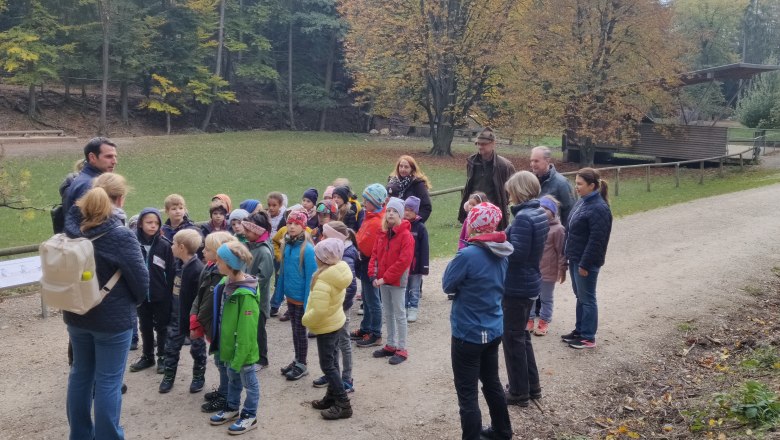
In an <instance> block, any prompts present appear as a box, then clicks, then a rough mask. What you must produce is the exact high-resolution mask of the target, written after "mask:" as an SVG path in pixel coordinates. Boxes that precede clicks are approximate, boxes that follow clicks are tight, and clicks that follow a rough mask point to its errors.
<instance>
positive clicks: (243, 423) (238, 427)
mask: <svg viewBox="0 0 780 440" xmlns="http://www.w3.org/2000/svg"><path fill="white" fill-rule="evenodd" d="M255 428H257V418H256V417H242V418H240V419H238V420H236V423H233V424H232V425H230V427H229V428H228V434H230V435H241V434H245V433H247V432H249V431H251V430H253V429H255Z"/></svg>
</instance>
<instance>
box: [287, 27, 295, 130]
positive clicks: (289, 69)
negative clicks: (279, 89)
mask: <svg viewBox="0 0 780 440" xmlns="http://www.w3.org/2000/svg"><path fill="white" fill-rule="evenodd" d="M292 74H293V20H292V18H291V19H290V27H289V29H288V30H287V111H288V112H289V114H290V130H293V131H294V130H295V115H294V113H293V79H292Z"/></svg>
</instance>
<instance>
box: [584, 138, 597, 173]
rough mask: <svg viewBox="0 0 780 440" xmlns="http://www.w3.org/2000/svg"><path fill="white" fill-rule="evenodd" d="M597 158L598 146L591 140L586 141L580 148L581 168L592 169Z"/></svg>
mask: <svg viewBox="0 0 780 440" xmlns="http://www.w3.org/2000/svg"><path fill="white" fill-rule="evenodd" d="M595 157H596V146H595V145H594V144H593V141H591V139H590V138H588V139H585V142H583V143H582V147H580V167H581V168H584V167H592V166H593V163H594V162H593V161H594V159H595Z"/></svg>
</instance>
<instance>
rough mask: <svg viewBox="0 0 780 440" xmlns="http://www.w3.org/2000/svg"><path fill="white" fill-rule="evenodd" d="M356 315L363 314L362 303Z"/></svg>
mask: <svg viewBox="0 0 780 440" xmlns="http://www.w3.org/2000/svg"><path fill="white" fill-rule="evenodd" d="M357 314H358V315H362V314H363V303H362V302H361V303H360V307H359V308H358V310H357Z"/></svg>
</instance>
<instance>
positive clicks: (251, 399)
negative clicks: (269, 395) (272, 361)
mask: <svg viewBox="0 0 780 440" xmlns="http://www.w3.org/2000/svg"><path fill="white" fill-rule="evenodd" d="M255 365H256V364H251V365H244V366H243V367H241V371H236V370H234V369H232V368H230V367H227V368H226V369H227V375H228V395H227V407H228V408H230V409H234V410H237V409H238V406H239V405H240V404H241V389H242V388H243V389H245V390H246V397H245V398H244V407H243V408H242V409H241V417H257V405H258V403H259V402H260V382H259V381H258V380H257V374H256V373H255Z"/></svg>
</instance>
